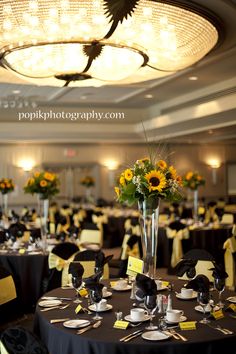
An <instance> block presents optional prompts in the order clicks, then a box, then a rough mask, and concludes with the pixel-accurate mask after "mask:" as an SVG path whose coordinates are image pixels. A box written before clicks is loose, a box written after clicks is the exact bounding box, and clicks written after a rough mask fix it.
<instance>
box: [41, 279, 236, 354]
mask: <svg viewBox="0 0 236 354" xmlns="http://www.w3.org/2000/svg"><path fill="white" fill-rule="evenodd" d="M166 280H168V279H166ZM104 283H105V282H104ZM105 284H106V285H107V286H108V283H105ZM183 284H184V282H183V281H182V280H176V281H175V282H174V290H175V291H180V289H181V287H182V286H183ZM213 293H214V297H215V298H217V294H216V293H215V292H213ZM162 294H163V295H169V294H170V292H169V291H168V290H165V291H163V292H162ZM232 294H233V295H235V293H232V292H228V291H225V293H224V297H227V296H229V295H231V296H232ZM46 295H47V296H55V297H70V298H72V299H74V297H75V291H74V290H73V289H70V288H67V289H61V288H58V289H55V290H53V291H51V292H49V293H47V294H46ZM172 298H173V308H175V309H181V310H183V311H184V315H185V316H186V317H187V320H188V321H197V329H196V330H188V331H180V330H179V329H177V331H178V332H179V333H181V334H182V335H184V336H185V337H186V338H187V341H181V340H176V339H174V338H170V339H168V340H165V341H159V342H158V341H153V342H152V341H146V340H144V339H142V338H141V336H139V337H137V338H135V339H133V340H131V341H130V342H127V343H124V342H120V339H121V338H122V337H124V336H126V335H128V334H130V333H133V332H135V331H136V330H137V329H143V330H144V328H145V326H146V322H145V323H142V324H141V325H140V326H139V327H137V328H128V329H126V330H119V329H114V328H113V325H114V322H115V320H116V317H115V312H116V311H118V310H119V311H121V312H123V315H124V316H125V315H128V314H129V313H130V309H131V308H133V303H134V302H135V301H134V300H131V299H130V291H124V292H118V291H114V290H113V294H112V297H111V298H108V299H107V300H108V303H109V304H111V305H112V306H113V309H112V310H110V311H107V312H103V313H102V317H103V319H102V324H101V326H100V327H99V328H96V329H91V330H89V331H87V332H85V333H83V334H77V329H68V328H65V327H64V326H63V323H62V322H60V323H51V322H50V320H52V319H54V320H55V319H66V318H67V319H76V318H77V319H89V320H91V319H92V317H93V316H92V315H89V314H87V313H84V314H83V313H82V314H80V313H79V314H77V315H76V314H75V308H76V306H78V304H75V303H73V301H63V303H68V304H69V306H68V307H66V308H65V309H54V310H49V311H45V312H42V311H41V310H42V307H40V306H37V308H36V313H35V323H34V329H35V332H36V334H37V335H38V336H39V337H40V338H41V340H42V341H43V342H44V343H45V344H46V345H47V347H48V349H49V352H50V353H51V354H77V353H80V354H104V353H109V354H153V353H154V352H155V353H158V354H173V353H174V354H189V353H191V354H199V353H201V354H216V353H224V352H226V350H227V354H235V352H236V346H235V343H236V330H235V328H236V327H235V324H236V320H235V319H234V318H232V317H230V316H229V314H228V313H226V314H225V317H224V318H223V319H220V320H218V321H216V320H212V322H211V323H212V325H213V326H216V325H218V324H219V325H222V326H223V327H225V328H227V329H229V330H231V331H234V333H233V334H231V335H225V334H223V333H221V332H220V331H218V330H216V329H214V328H210V327H208V326H207V325H205V324H201V323H199V322H198V321H199V320H201V319H202V317H203V314H202V313H200V312H197V311H196V310H195V309H194V307H195V306H196V305H197V301H196V299H194V300H180V299H177V298H176V296H175V292H172ZM82 306H86V307H87V300H86V299H84V300H83V303H82ZM159 317H160V315H159V314H157V316H156V318H155V319H154V323H155V322H156V321H158V318H159Z"/></svg>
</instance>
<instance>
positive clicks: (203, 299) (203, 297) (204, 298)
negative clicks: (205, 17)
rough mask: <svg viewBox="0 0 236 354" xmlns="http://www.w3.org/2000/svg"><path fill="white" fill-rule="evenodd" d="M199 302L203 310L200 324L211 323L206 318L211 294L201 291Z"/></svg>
mask: <svg viewBox="0 0 236 354" xmlns="http://www.w3.org/2000/svg"><path fill="white" fill-rule="evenodd" d="M197 301H198V303H199V305H200V306H201V307H202V310H203V319H202V320H201V321H199V322H200V323H204V324H206V323H209V322H210V321H209V320H208V319H207V318H206V307H207V305H208V303H209V301H210V294H209V292H204V291H199V293H198V297H197Z"/></svg>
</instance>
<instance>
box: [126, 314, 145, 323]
mask: <svg viewBox="0 0 236 354" xmlns="http://www.w3.org/2000/svg"><path fill="white" fill-rule="evenodd" d="M125 320H126V321H128V322H134V323H135V322H146V321H148V320H150V316H148V315H144V317H143V319H142V320H138V321H135V320H133V319H132V317H131V316H130V315H127V316H125Z"/></svg>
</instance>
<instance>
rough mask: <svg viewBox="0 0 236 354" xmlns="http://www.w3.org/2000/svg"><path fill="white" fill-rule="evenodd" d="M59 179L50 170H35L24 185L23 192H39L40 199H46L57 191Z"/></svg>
mask: <svg viewBox="0 0 236 354" xmlns="http://www.w3.org/2000/svg"><path fill="white" fill-rule="evenodd" d="M58 186H59V180H58V177H57V175H55V174H54V173H50V172H47V171H46V172H45V171H42V172H35V173H34V174H33V175H32V177H30V178H29V179H28V181H27V183H26V185H25V187H24V191H25V193H30V194H35V193H36V194H39V195H40V196H41V199H48V198H49V197H51V196H53V195H55V194H57V193H59V189H58Z"/></svg>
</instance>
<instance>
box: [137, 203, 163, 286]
mask: <svg viewBox="0 0 236 354" xmlns="http://www.w3.org/2000/svg"><path fill="white" fill-rule="evenodd" d="M139 211H140V227H141V241H142V249H143V261H144V270H143V272H144V274H145V275H148V276H149V277H151V278H153V279H155V275H156V260H157V243H158V217H159V199H158V198H155V199H154V198H152V199H145V200H144V201H140V202H139Z"/></svg>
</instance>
